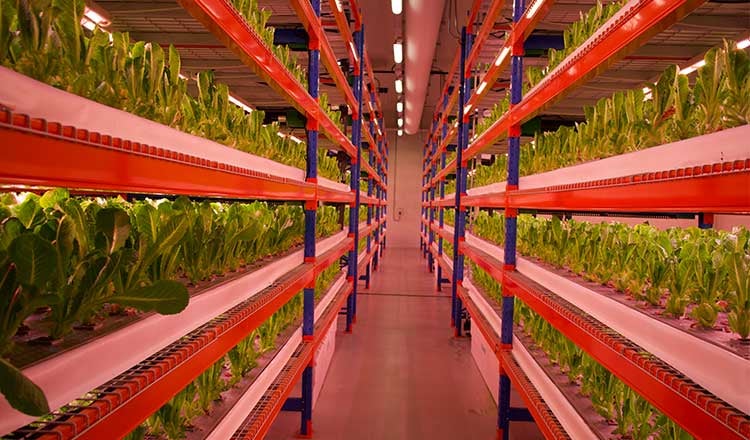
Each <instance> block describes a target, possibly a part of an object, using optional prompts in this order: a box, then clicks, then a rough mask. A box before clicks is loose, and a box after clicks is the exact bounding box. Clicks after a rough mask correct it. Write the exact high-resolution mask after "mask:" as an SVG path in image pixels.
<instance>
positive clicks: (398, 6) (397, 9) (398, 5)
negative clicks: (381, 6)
mask: <svg viewBox="0 0 750 440" xmlns="http://www.w3.org/2000/svg"><path fill="white" fill-rule="evenodd" d="M403 10H404V3H403V1H402V0H391V11H392V12H393V13H394V14H395V15H399V14H401V12H402V11H403Z"/></svg>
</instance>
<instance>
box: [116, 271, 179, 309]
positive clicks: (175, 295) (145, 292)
mask: <svg viewBox="0 0 750 440" xmlns="http://www.w3.org/2000/svg"><path fill="white" fill-rule="evenodd" d="M189 300H190V297H189V295H188V291H187V288H186V287H185V286H183V285H182V284H180V283H178V282H177V281H169V280H160V281H157V282H155V283H153V284H151V285H149V286H145V287H139V288H136V289H133V290H131V291H129V292H127V293H125V294H122V295H115V296H113V297H111V298H108V299H107V302H111V303H115V304H120V305H123V306H130V307H135V308H136V309H138V310H142V311H146V312H148V311H152V310H153V311H156V312H157V313H161V314H162V315H173V314H176V313H179V312H181V311H182V310H184V309H185V307H187V305H188V301H189Z"/></svg>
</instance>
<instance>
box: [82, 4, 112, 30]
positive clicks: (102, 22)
mask: <svg viewBox="0 0 750 440" xmlns="http://www.w3.org/2000/svg"><path fill="white" fill-rule="evenodd" d="M84 20H88V21H90V22H91V23H92V24H93V25H94V27H96V26H99V27H107V26H109V25H110V21H109V20H108V19H107V18H106V17H104V16H103V15H101V14H100V13H98V12H96V11H95V10H93V9H91V8H89V7H88V6H86V8H85V9H84V10H83V19H82V20H81V24H82V25H83V26H84V27H85V28H86V29H93V28H89V27H88V26H87V25H86V24H84Z"/></svg>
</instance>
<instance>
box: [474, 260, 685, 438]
mask: <svg viewBox="0 0 750 440" xmlns="http://www.w3.org/2000/svg"><path fill="white" fill-rule="evenodd" d="M469 270H470V275H471V278H472V280H473V281H474V284H475V285H476V286H477V287H479V288H480V289H482V290H483V291H484V292H486V293H487V295H488V296H489V297H490V298H492V299H493V300H494V301H496V302H498V303H500V302H501V301H502V287H501V285H500V284H499V283H498V282H497V281H495V279H494V278H492V276H490V275H489V274H488V273H486V272H484V271H483V270H482V269H481V268H479V267H478V266H477V265H476V264H474V263H473V262H470V263H469ZM513 319H514V324H515V325H516V327H517V328H518V330H517V331H519V330H520V331H522V332H523V333H525V334H526V335H528V336H529V337H530V338H531V340H532V341H533V343H534V345H536V346H537V347H538V348H539V349H541V350H542V351H543V352H544V354H545V355H546V357H547V358H548V360H549V361H550V362H551V363H552V364H553V365H557V366H558V367H559V368H560V370H561V371H562V372H563V373H565V374H566V375H567V377H568V380H569V381H570V383H572V384H575V385H577V386H578V392H579V393H580V394H581V395H582V396H585V397H588V398H589V399H590V401H591V405H592V407H593V409H594V410H595V411H596V412H597V413H598V414H599V415H600V416H601V417H603V418H604V419H605V420H607V421H608V422H610V423H612V424H614V425H615V426H616V428H615V433H616V434H618V435H620V436H622V438H632V439H639V440H647V439H653V438H658V439H685V438H690V437H689V435H687V433H686V432H684V431H683V430H682V429H681V428H680V427H679V426H677V425H676V424H675V423H674V422H672V421H671V420H670V419H669V418H668V417H666V416H665V415H663V414H662V413H660V412H659V411H658V410H657V409H656V408H654V407H653V406H651V404H650V403H649V402H648V401H646V400H645V399H643V398H642V397H641V396H640V395H638V394H637V393H635V392H634V391H633V390H632V389H631V388H629V387H628V386H627V385H626V384H625V383H623V382H622V381H620V380H619V379H617V377H615V376H614V375H613V374H612V373H610V372H609V371H608V370H607V369H605V368H604V367H603V366H601V365H600V364H599V363H597V362H596V361H595V360H594V359H593V358H591V357H590V356H589V355H588V354H587V353H585V352H584V351H583V350H581V349H580V348H578V347H577V346H576V345H575V344H573V342H571V341H570V340H569V339H567V338H566V337H565V336H564V335H563V334H562V333H560V332H559V331H558V330H557V329H555V328H554V327H553V326H552V325H551V324H550V323H549V322H548V321H546V320H545V319H544V318H542V317H541V316H540V315H538V314H537V313H536V312H534V311H533V310H532V309H531V308H530V307H528V306H527V305H526V304H525V303H523V302H522V301H520V300H517V301H516V303H515V312H514V316H513Z"/></svg>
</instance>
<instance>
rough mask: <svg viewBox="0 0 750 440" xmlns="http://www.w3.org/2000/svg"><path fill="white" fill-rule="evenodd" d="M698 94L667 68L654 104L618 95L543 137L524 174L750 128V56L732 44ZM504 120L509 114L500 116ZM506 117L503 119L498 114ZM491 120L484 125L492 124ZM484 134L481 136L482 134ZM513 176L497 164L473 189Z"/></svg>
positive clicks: (702, 72) (713, 62)
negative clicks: (740, 127)
mask: <svg viewBox="0 0 750 440" xmlns="http://www.w3.org/2000/svg"><path fill="white" fill-rule="evenodd" d="M704 60H705V62H706V65H705V66H703V67H701V68H699V69H698V77H697V79H696V82H695V85H694V86H693V87H692V88H691V87H690V84H689V81H688V78H687V77H686V76H685V75H682V74H680V73H679V70H678V68H677V66H670V67H669V68H667V69H666V70H665V71H664V72H663V73H662V75H661V76H660V77H659V79H658V81H657V82H656V83H654V84H650V85H649V87H648V88H649V89H650V98H649V99H646V96H645V94H644V92H643V90H642V89H641V88H638V89H633V90H628V91H624V92H621V91H618V92H616V93H615V94H613V95H612V96H611V97H609V98H603V99H601V100H599V101H598V102H597V103H596V105H594V106H591V107H586V108H584V113H585V117H586V121H585V122H582V123H578V124H576V126H575V127H574V128H571V127H560V128H559V129H558V130H557V131H554V132H547V133H539V134H537V135H535V137H534V140H533V142H531V143H529V144H527V145H525V146H524V147H523V150H522V152H521V156H520V163H519V171H520V175H521V176H527V175H531V174H536V173H542V172H545V171H551V170H554V169H558V168H563V167H568V166H572V165H576V164H579V163H582V162H588V161H592V160H598V159H603V158H607V157H611V156H615V155H619V154H623V153H626V152H630V151H638V150H642V149H645V148H649V147H653V146H656V145H663V144H666V143H670V142H676V141H679V140H682V139H688V138H691V137H695V136H699V135H703V134H709V133H713V132H715V131H717V130H721V129H725V128H731V127H735V126H738V125H743V124H747V123H748V118H747V116H748V109H750V106H749V105H748V104H747V99H742V98H740V96H747V95H748V93H750V57H749V56H748V55H747V53H746V52H745V51H743V50H739V49H736V48H735V44H734V42H731V41H725V42H724V45H723V46H722V47H719V48H714V49H712V50H710V51H709V52H708V53H707V54H706V56H705V59H704ZM500 116H501V115H500ZM498 117H499V116H498ZM492 122H494V120H493V118H487V119H486V120H485V121H483V122H481V123H480V125H479V127H480V128H481V127H485V126H489V124H490V123H492ZM479 131H481V130H479ZM506 176H507V156H506V155H499V156H498V157H497V158H496V160H495V162H494V163H493V164H492V165H489V166H479V167H477V169H476V171H475V175H474V178H473V179H472V180H471V182H470V184H471V185H472V186H473V187H477V186H483V185H488V184H491V183H497V182H502V181H503V180H505V179H506Z"/></svg>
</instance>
